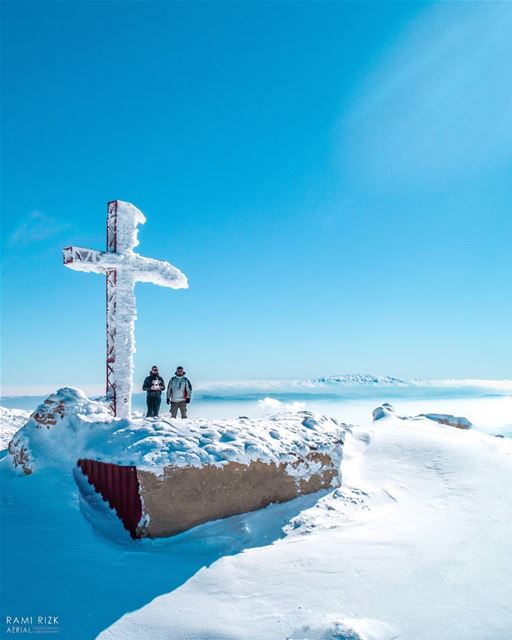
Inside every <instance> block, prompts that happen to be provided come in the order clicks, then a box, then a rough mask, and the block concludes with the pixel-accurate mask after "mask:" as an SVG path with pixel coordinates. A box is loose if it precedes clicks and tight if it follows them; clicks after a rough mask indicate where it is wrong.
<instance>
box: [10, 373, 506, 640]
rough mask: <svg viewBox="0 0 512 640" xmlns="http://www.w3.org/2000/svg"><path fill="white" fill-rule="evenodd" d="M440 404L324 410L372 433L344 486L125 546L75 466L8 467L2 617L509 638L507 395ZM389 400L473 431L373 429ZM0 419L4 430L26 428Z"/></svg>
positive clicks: (132, 632)
mask: <svg viewBox="0 0 512 640" xmlns="http://www.w3.org/2000/svg"><path fill="white" fill-rule="evenodd" d="M377 386H378V385H377ZM394 388H395V387H392V388H391V390H392V391H393V389H394ZM438 388H439V387H436V389H435V390H434V391H432V392H431V393H430V394H426V393H425V394H416V395H411V394H410V393H409V387H402V389H405V394H403V395H402V396H400V393H399V392H398V388H397V389H396V393H394V392H392V393H389V390H390V389H389V388H388V393H386V394H377V396H378V397H379V398H380V399H378V400H377V396H374V397H371V398H370V397H369V396H367V397H359V398H358V397H354V396H352V397H351V398H349V400H348V401H347V400H346V399H343V398H339V399H334V400H333V399H326V398H323V399H320V400H319V402H320V404H321V403H324V404H325V405H326V406H329V407H331V408H333V407H336V408H337V410H338V412H339V413H342V411H343V406H345V408H346V409H347V412H346V413H348V414H351V415H350V416H348V415H338V416H337V417H340V418H342V419H343V421H344V422H351V423H354V422H356V421H355V420H354V419H353V418H354V417H355V416H357V415H358V414H359V415H360V416H361V418H362V419H361V420H360V421H359V423H360V426H355V427H353V428H352V432H351V433H350V432H347V433H346V436H345V445H344V457H343V462H342V466H341V469H342V476H343V484H342V486H341V487H339V488H336V489H333V490H331V491H328V492H322V493H320V494H314V495H310V496H304V497H301V498H299V499H297V500H293V501H291V502H288V503H285V504H281V505H271V506H269V507H267V508H266V509H263V510H260V511H256V512H253V513H250V514H242V515H239V516H234V517H232V518H228V519H226V520H222V521H216V522H211V523H207V524H205V525H201V526H199V527H196V528H194V529H192V530H190V531H188V532H186V533H184V534H180V535H178V536H175V537H172V538H168V539H160V540H149V539H145V540H137V541H132V540H131V539H130V537H129V535H128V533H127V532H126V531H125V530H124V529H123V528H122V526H121V525H120V523H119V521H118V520H117V518H116V517H115V516H114V515H113V514H112V512H111V511H110V510H109V509H108V508H106V507H105V505H104V504H103V503H102V501H101V499H99V497H98V494H95V493H94V492H90V494H89V495H87V494H86V493H84V494H81V493H80V491H79V490H78V486H77V482H76V480H75V473H74V469H72V468H69V465H67V464H60V465H59V464H58V460H57V463H55V461H54V463H52V464H51V465H48V466H46V467H45V466H44V464H41V465H40V466H39V467H38V470H37V472H34V473H32V474H31V475H29V476H19V475H17V474H16V473H15V472H14V471H13V469H12V466H11V464H10V461H9V459H8V457H4V459H3V460H1V461H0V476H1V480H2V502H3V504H2V520H3V531H2V567H3V580H2V583H3V584H2V586H3V595H2V616H6V615H11V616H14V615H34V616H35V615H47V616H50V615H55V616H59V628H60V633H59V637H60V638H62V639H63V640H64V639H66V640H67V639H68V638H69V639H72V640H81V639H84V640H86V639H89V638H96V637H99V638H101V639H102V640H110V639H113V638H119V639H123V640H124V639H127V640H131V639H137V640H139V639H140V638H144V639H146V638H148V639H149V640H156V639H158V640H160V639H162V640H163V639H165V640H169V639H172V640H185V639H186V640H192V639H193V640H252V639H254V640H262V639H265V640H285V639H287V640H358V639H363V640H390V639H391V638H400V639H403V640H509V638H510V637H512V608H511V607H510V575H512V548H511V546H510V539H511V536H512V525H511V521H512V520H511V515H512V490H511V488H510V478H511V477H512V439H510V438H507V437H505V438H499V437H495V435H507V432H506V431H507V426H510V425H511V424H512V411H511V410H510V409H511V405H510V402H511V398H510V395H509V390H508V389H505V390H501V392H499V391H497V390H496V389H495V388H493V389H492V390H491V391H489V390H488V389H487V390H486V391H482V390H481V388H479V390H478V391H474V392H473V394H469V393H466V390H465V389H466V388H465V387H462V388H463V389H464V392H463V393H452V392H450V393H448V394H445V395H444V396H443V394H439V395H436V394H437V393H438ZM450 389H452V388H450ZM244 393H245V392H244ZM265 398H269V399H268V400H266V399H265ZM386 399H387V400H389V401H390V402H391V403H392V404H393V406H394V407H395V409H396V410H397V413H398V414H400V415H418V414H420V413H451V414H455V415H457V416H465V417H467V418H468V419H469V420H470V421H471V422H472V423H473V424H474V425H475V428H474V429H470V430H461V429H455V428H453V427H450V426H446V425H440V424H437V423H436V422H433V421H431V420H428V419H416V420H403V419H399V418H395V417H393V416H387V417H384V418H383V419H381V420H379V421H378V422H375V423H373V422H372V419H371V410H372V409H374V408H375V407H376V406H378V405H379V404H382V401H383V400H386ZM202 402H204V403H207V402H213V401H212V400H210V401H208V400H203V401H202ZM236 403H238V404H236ZM294 403H299V404H294ZM370 403H371V405H370ZM311 404H312V403H311V398H310V397H309V396H304V397H300V396H296V395H279V394H276V393H268V391H267V390H265V391H261V392H260V394H259V396H257V397H254V396H251V397H250V398H249V399H247V400H240V399H239V398H238V399H237V400H234V401H219V403H218V405H217V406H218V408H219V412H222V410H223V409H224V408H225V407H226V406H231V407H233V406H236V408H237V410H239V409H241V408H242V407H245V409H246V410H247V409H248V408H250V409H251V410H252V411H253V412H254V414H257V413H259V414H262V413H264V412H269V411H270V412H272V413H275V412H276V411H277V412H279V411H284V412H288V413H287V415H285V416H282V419H283V420H291V421H292V422H293V417H292V416H294V415H295V414H294V413H289V412H290V411H291V412H296V411H301V410H304V409H312V408H314V407H312V406H311ZM200 406H201V401H200V402H198V403H196V404H195V406H194V404H192V405H191V407H192V408H193V410H195V411H198V410H199V408H200ZM203 406H205V405H203ZM367 408H368V411H366V409H367ZM247 413H249V412H248V411H245V413H244V414H242V413H240V414H238V415H247ZM334 413H335V412H330V414H331V415H333V414H334ZM0 417H1V419H2V430H3V431H4V429H5V430H6V431H5V432H7V431H8V430H13V429H14V426H13V424H14V422H15V421H16V420H18V419H19V418H20V414H17V412H7V411H3V412H2V414H1V415H0ZM25 417H26V415H25V416H23V419H24V418H25ZM97 417H98V416H96V417H94V418H93V415H91V416H90V418H88V419H90V420H91V421H92V420H93V419H94V420H96V419H97ZM279 419H280V418H279V417H278V418H277V419H276V420H275V421H274V427H276V428H279ZM144 423H145V421H144V420H141V419H140V418H139V419H138V420H137V421H136V425H135V426H137V425H138V427H137V428H141V429H148V431H147V433H145V435H147V437H153V436H154V435H155V434H154V433H151V432H150V431H151V429H152V428H153V427H152V426H150V425H148V426H147V427H146V426H145V424H144ZM320 423H321V421H319V424H320ZM125 426H126V425H125ZM183 426H185V425H183ZM78 436H79V434H77V437H78ZM117 437H119V436H117ZM80 442H82V441H80ZM105 442H107V443H108V439H107V440H106V441H104V442H103V446H104V447H108V444H105ZM64 444H65V446H66V447H68V448H69V447H71V448H72V447H74V446H77V445H75V444H74V442H73V440H70V441H66V442H65V443H64ZM54 450H55V449H54ZM107 453H108V451H107ZM39 455H40V456H41V455H46V454H45V452H44V451H43V449H39ZM48 455H49V454H48ZM70 455H71V454H70ZM65 458H66V456H64V455H63V456H62V462H64V461H65ZM70 459H71V457H70ZM41 462H44V459H43V460H41ZM4 621H5V620H4V618H2V625H3V627H2V633H4V635H5V637H9V636H7V635H6V629H5V625H4Z"/></svg>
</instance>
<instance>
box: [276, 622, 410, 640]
mask: <svg viewBox="0 0 512 640" xmlns="http://www.w3.org/2000/svg"><path fill="white" fill-rule="evenodd" d="M394 638H398V634H397V632H396V631H395V630H394V629H393V628H392V627H390V626H389V625H388V624H386V623H385V622H380V621H379V620H364V619H363V620H341V621H336V622H333V623H332V624H329V625H321V626H319V627H310V626H309V625H304V626H303V627H301V629H298V630H297V631H295V632H294V633H293V634H292V635H291V636H288V637H287V638H286V640H394Z"/></svg>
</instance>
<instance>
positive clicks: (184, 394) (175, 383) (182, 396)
mask: <svg viewBox="0 0 512 640" xmlns="http://www.w3.org/2000/svg"><path fill="white" fill-rule="evenodd" d="M191 398H192V384H191V382H190V380H189V379H188V378H187V377H186V376H185V370H184V369H183V367H176V374H175V375H174V376H173V377H172V378H171V379H170V380H169V384H168V385H167V404H170V405H171V418H176V417H177V415H178V409H179V410H180V414H181V417H182V418H186V417H187V404H189V402H190V400H191Z"/></svg>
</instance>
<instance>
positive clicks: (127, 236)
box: [64, 200, 188, 418]
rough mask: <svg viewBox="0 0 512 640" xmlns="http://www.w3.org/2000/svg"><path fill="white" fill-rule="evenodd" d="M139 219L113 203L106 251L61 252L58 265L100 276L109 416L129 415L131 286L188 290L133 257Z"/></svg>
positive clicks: (179, 277)
mask: <svg viewBox="0 0 512 640" xmlns="http://www.w3.org/2000/svg"><path fill="white" fill-rule="evenodd" d="M145 222H146V218H145V217H144V215H143V213H142V212H141V211H139V210H138V209H137V207H134V206H133V204H130V203H129V202H123V201H122V200H113V201H112V202H109V203H108V208H107V250H106V251H95V250H94V249H84V248H83V247H66V248H65V249H64V264H65V266H66V267H69V268H70V269H74V270H75V271H92V272H94V273H104V274H105V275H106V279H107V363H106V364H107V366H106V377H107V385H106V386H107V398H108V399H109V402H110V406H111V409H112V413H113V414H114V416H117V417H118V418H127V417H129V416H130V413H131V396H132V387H133V354H134V353H135V334H134V327H135V319H136V317H137V312H136V308H135V293H134V288H135V283H136V282H152V283H153V284H157V285H160V286H161V287H170V288H171V289H186V288H188V280H187V277H186V276H185V275H184V274H183V273H182V272H181V271H180V270H179V269H177V268H176V267H174V266H173V265H172V264H169V263H168V262H163V261H162V260H153V259H152V258H144V257H143V256H140V255H139V254H138V253H135V252H134V248H135V247H136V246H137V245H138V244H139V241H138V238H137V226H138V225H139V224H144V223H145Z"/></svg>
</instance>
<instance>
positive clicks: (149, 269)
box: [130, 253, 188, 289]
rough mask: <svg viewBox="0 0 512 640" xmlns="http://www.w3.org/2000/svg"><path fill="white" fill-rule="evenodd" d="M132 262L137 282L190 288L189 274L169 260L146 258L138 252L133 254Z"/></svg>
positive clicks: (174, 287)
mask: <svg viewBox="0 0 512 640" xmlns="http://www.w3.org/2000/svg"><path fill="white" fill-rule="evenodd" d="M130 262H131V266H132V268H133V274H134V280H136V281H137V282H151V283H152V284H157V285H159V286H160V287H169V288H170V289H188V280H187V276H186V275H185V274H184V273H183V272H182V271H180V270H179V269H178V268H177V267H174V266H173V265H172V264H169V262H164V261H163V260H154V259H153V258H144V257H143V256H139V254H137V253H134V254H132V256H131V260H130Z"/></svg>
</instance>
